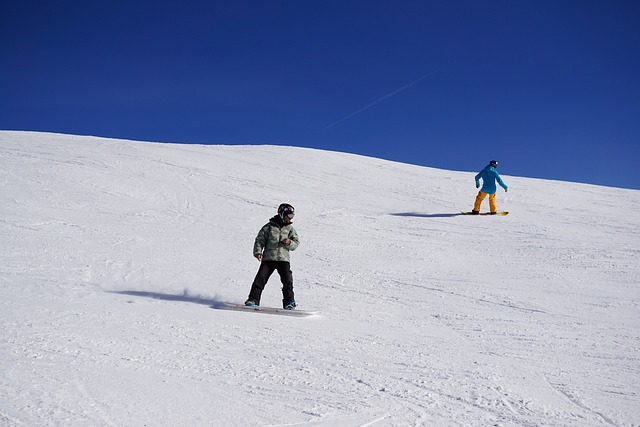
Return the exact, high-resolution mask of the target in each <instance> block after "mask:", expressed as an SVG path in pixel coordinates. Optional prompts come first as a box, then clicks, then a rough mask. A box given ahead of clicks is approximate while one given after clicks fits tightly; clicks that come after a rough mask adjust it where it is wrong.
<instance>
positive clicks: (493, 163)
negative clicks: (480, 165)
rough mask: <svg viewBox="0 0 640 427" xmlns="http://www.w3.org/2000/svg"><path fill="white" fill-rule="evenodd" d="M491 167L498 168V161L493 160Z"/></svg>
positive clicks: (490, 163)
mask: <svg viewBox="0 0 640 427" xmlns="http://www.w3.org/2000/svg"><path fill="white" fill-rule="evenodd" d="M489 166H493V167H494V168H497V167H498V161H497V160H491V161H490V162H489Z"/></svg>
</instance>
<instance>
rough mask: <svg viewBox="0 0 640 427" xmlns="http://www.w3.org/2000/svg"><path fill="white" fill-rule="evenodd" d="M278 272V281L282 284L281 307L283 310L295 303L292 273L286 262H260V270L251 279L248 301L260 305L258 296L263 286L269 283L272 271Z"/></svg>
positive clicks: (289, 265)
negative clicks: (292, 302)
mask: <svg viewBox="0 0 640 427" xmlns="http://www.w3.org/2000/svg"><path fill="white" fill-rule="evenodd" d="M276 270H278V274H279V275H280V281H281V282H282V307H283V308H284V307H285V306H286V305H287V304H289V303H290V302H291V301H295V298H294V296H293V272H292V271H291V264H290V263H288V262H287V261H262V263H260V268H259V269H258V273H257V274H256V278H255V279H253V284H252V285H251V292H249V299H250V300H252V301H254V302H255V303H256V304H258V305H260V296H261V295H262V291H263V290H264V287H265V285H266V284H267V282H268V281H269V277H271V275H272V274H273V272H274V271H276Z"/></svg>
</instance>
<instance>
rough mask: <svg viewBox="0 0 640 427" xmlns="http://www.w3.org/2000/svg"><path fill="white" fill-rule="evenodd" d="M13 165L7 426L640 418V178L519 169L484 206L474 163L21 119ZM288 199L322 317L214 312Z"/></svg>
mask: <svg viewBox="0 0 640 427" xmlns="http://www.w3.org/2000/svg"><path fill="white" fill-rule="evenodd" d="M0 164H1V167H0V186H1V188H2V191H1V192H0V197H2V204H1V205H0V206H1V207H0V209H1V212H2V215H0V236H2V237H1V239H2V245H1V247H0V251H1V254H2V259H3V263H2V265H0V278H1V280H2V282H1V283H2V286H1V287H0V292H1V294H0V306H1V307H2V318H1V319H2V330H3V340H2V345H1V346H0V360H1V362H0V364H1V368H2V372H3V375H2V376H1V377H0V396H1V397H2V398H1V399H0V424H2V425H9V426H13V425H15V426H23V425H25V426H26V425H56V426H67V425H68V426H78V425H87V426H89V425H91V426H96V425H100V426H102V425H104V426H119V425H132V426H137V425H140V426H142V425H167V426H169V425H201V426H210V425H242V426H245V425H247V426H251V425H255V426H374V427H378V426H440V425H442V426H445V425H446V426H488V425H492V426H540V425H553V426H602V425H615V426H638V425H640V423H639V421H638V420H640V411H639V410H638V405H637V401H638V393H639V386H638V384H640V376H639V374H638V371H639V366H640V363H639V362H640V355H639V351H640V333H639V332H638V331H640V319H639V317H638V314H637V313H638V308H639V301H640V298H639V296H640V295H639V292H638V285H639V284H640V265H639V262H638V259H640V248H639V247H638V242H639V241H640V239H639V237H640V215H638V214H637V207H638V206H639V205H640V192H638V191H634V190H623V189H615V188H606V187H598V186H591V185H583V184H574V183H565V182H557V181H545V180H535V179H526V178H519V177H516V176H508V175H507V176H504V179H505V181H506V182H507V184H508V185H509V193H500V194H499V196H498V204H499V208H500V209H504V210H508V211H510V212H511V213H510V215H509V216H506V217H469V216H460V215H458V214H457V213H458V212H459V211H460V210H461V209H465V208H467V207H469V206H470V204H471V203H472V202H473V198H474V197H475V191H476V190H475V187H474V185H473V175H474V173H472V172H451V171H443V170H436V169H430V168H423V167H417V166H411V165H404V164H399V163H394V162H388V161H384V160H380V159H373V158H366V157H362V156H355V155H349V154H342V153H332V152H326V151H319V150H310V149H300V148H293V147H273V146H251V147H248V146H190V145H174V144H157V143H143V142H135V141H122V140H109V139H102V138H93V137H77V136H69V135H56V134H44V133H31V132H9V131H0ZM478 166H479V167H481V166H482V164H479V165H478ZM284 201H287V202H291V203H292V204H293V205H294V206H296V210H297V215H296V221H295V226H296V229H297V231H298V233H299V234H300V236H301V245H300V247H299V249H298V250H297V251H296V252H294V253H293V254H292V269H293V271H294V279H295V285H296V296H297V299H298V302H299V304H300V308H301V309H308V310H319V311H321V315H319V316H314V317H309V318H291V317H285V316H267V315H258V314H254V313H246V312H236V311H229V310H220V309H216V308H217V307H219V305H220V304H221V303H223V302H234V303H237V302H242V301H244V299H245V298H246V295H247V293H248V291H249V287H250V284H251V281H252V280H253V276H254V275H255V272H256V270H257V267H258V264H257V262H256V261H255V259H253V258H252V256H251V249H252V244H253V239H254V237H255V234H256V233H257V231H258V229H259V228H260V227H261V226H262V225H263V224H264V223H265V222H266V221H267V220H268V218H269V217H270V216H272V215H273V213H274V210H275V208H276V207H277V205H278V204H279V203H281V202H284ZM280 299H281V296H280V285H279V282H278V278H277V274H275V275H274V276H273V277H272V279H271V280H270V282H269V283H268V284H267V287H266V289H265V292H264V295H263V304H265V305H271V306H277V305H279V302H280Z"/></svg>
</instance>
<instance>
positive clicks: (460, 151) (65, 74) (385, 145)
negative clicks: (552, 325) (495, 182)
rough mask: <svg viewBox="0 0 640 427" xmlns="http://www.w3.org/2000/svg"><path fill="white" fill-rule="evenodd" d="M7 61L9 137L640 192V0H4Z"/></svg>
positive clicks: (1, 75)
mask: <svg viewBox="0 0 640 427" xmlns="http://www.w3.org/2000/svg"><path fill="white" fill-rule="evenodd" d="M0 59H1V61H2V62H1V66H0V94H1V95H0V129H5V130H8V129H11V130H34V131H50V132H60V133H71V134H85V135H96V136H105V137H115V138H127V139H135V140H147V141H162V142H182V143H198V144H277V145H295V146H304V147H314V148H322V149H329V150H337V151H344V152H351V153H358V154H364V155H370V156H375V157H381V158H385V159H390V160H397V161H401V162H406V163H414V164H419V165H425V166H432V167H438V168H445V169H452V170H463V171H477V170H479V169H481V168H482V167H483V166H485V165H486V163H487V162H488V161H489V160H490V159H493V158H495V159H497V160H498V161H499V162H500V171H501V172H502V173H503V174H509V175H519V176H527V177H540V178H547V179H559V180H567V181H577V182H587V183H595V184H602V185H609V186H616V187H626V188H635V189H640V172H639V166H638V162H639V161H640V148H639V146H640V1H637V0H627V1H623V0H597V1H592V0H576V1H570V0H566V1H565V0H536V1H529V0H504V1H492V0H486V1H480V0H473V1H462V0H461V1H456V0H442V1H429V0H416V1H404V0H395V1H391V0H388V1H375V0H360V1H350V0H316V1H306V0H255V1H244V0H225V1H220V0H218V1H216V0H202V1H189V0H181V1H161V0H160V1H155V2H153V1H148V0H145V1H137V0H130V1H118V0H113V1H104V2H93V1H86V0H83V1H64V0H61V1H46V0H41V1H32V0H2V1H1V2H0ZM283 167H284V166H283ZM507 183H508V182H507ZM470 185H473V183H470ZM514 190H516V189H514ZM540 197H544V194H541V195H540Z"/></svg>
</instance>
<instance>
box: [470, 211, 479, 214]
mask: <svg viewBox="0 0 640 427" xmlns="http://www.w3.org/2000/svg"><path fill="white" fill-rule="evenodd" d="M471 215H480V211H471Z"/></svg>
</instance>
